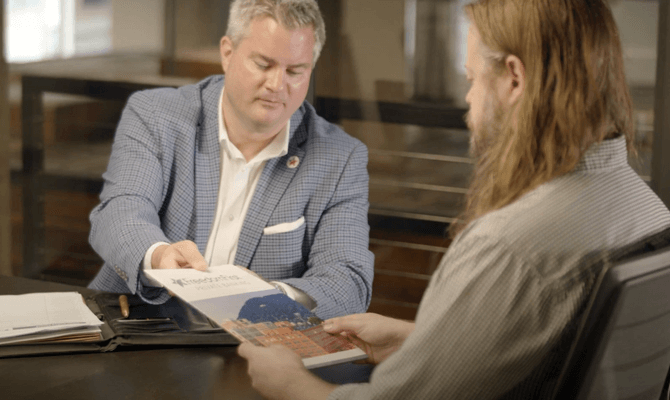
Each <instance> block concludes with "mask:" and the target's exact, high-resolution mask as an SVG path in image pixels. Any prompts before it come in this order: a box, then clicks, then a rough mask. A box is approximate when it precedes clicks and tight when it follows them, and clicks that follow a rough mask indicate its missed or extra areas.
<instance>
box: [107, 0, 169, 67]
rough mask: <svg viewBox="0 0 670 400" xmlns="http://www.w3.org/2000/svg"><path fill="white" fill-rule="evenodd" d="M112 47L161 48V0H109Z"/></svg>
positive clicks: (149, 50)
mask: <svg viewBox="0 0 670 400" xmlns="http://www.w3.org/2000/svg"><path fill="white" fill-rule="evenodd" d="M111 16H112V29H111V35H112V51H114V52H144V53H156V54H158V53H161V52H162V51H163V48H164V32H163V29H164V22H165V2H164V1H158V0H113V1H112V8H111Z"/></svg>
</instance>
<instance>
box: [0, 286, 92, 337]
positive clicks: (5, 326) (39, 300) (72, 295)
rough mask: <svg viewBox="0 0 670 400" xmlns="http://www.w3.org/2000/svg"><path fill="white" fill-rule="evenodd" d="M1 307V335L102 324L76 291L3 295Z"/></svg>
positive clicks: (16, 334)
mask: <svg viewBox="0 0 670 400" xmlns="http://www.w3.org/2000/svg"><path fill="white" fill-rule="evenodd" d="M0 310H2V313H0V338H8V337H17V336H23V335H28V334H34V333H37V332H44V331H55V330H62V329H65V328H67V329H70V328H75V327H84V326H100V325H102V321H100V320H99V319H98V318H97V317H96V316H95V314H93V312H92V311H91V310H89V308H88V307H86V305H85V304H84V301H83V299H82V297H81V294H79V293H77V292H55V293H29V294H22V295H2V296H0Z"/></svg>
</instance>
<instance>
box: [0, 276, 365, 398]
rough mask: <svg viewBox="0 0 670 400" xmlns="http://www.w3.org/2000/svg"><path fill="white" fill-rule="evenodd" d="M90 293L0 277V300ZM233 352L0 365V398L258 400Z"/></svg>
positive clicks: (341, 378)
mask: <svg viewBox="0 0 670 400" xmlns="http://www.w3.org/2000/svg"><path fill="white" fill-rule="evenodd" d="M60 291H78V292H80V293H82V294H84V295H86V294H91V293H93V291H92V290H89V289H86V288H82V287H77V286H69V285H63V284H58V283H51V282H44V281H37V280H31V279H25V278H14V277H6V276H0V295H2V294H22V293H31V292H60ZM236 350H237V348H236V347H197V348H170V349H165V348H161V349H148V350H137V349H117V350H116V351H113V352H110V353H91V354H72V355H55V356H42V357H20V358H6V359H0V376H1V377H2V379H0V398H2V399H8V400H10V399H11V400H14V399H50V400H59V399H67V400H75V399H218V400H223V399H226V400H228V399H232V400H235V399H245V400H246V399H250V400H253V399H262V397H261V396H260V395H259V394H258V393H257V392H256V391H255V390H253V389H252V388H251V382H250V380H249V377H248V375H247V373H246V361H244V359H242V358H241V357H239V356H238V355H237V353H236ZM314 372H315V373H316V374H317V375H319V376H321V377H322V378H323V379H326V380H328V381H330V382H334V383H346V382H362V381H366V380H367V379H368V377H369V374H370V367H368V366H365V365H354V364H342V365H338V366H332V367H324V368H320V369H318V370H314Z"/></svg>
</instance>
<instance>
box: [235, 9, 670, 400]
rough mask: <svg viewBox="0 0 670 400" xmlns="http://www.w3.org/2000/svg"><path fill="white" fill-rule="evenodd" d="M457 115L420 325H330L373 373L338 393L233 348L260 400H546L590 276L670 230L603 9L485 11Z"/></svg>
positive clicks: (284, 360) (296, 367)
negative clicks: (463, 197)
mask: <svg viewBox="0 0 670 400" xmlns="http://www.w3.org/2000/svg"><path fill="white" fill-rule="evenodd" d="M466 11H467V14H468V16H469V17H470V21H471V26H470V30H469V34H468V55H467V61H466V70H467V75H468V80H469V81H470V83H471V88H470V91H469V92H468V94H467V97H466V101H467V103H468V104H469V106H470V112H469V115H468V118H467V121H468V125H469V127H470V130H471V131H472V140H471V151H472V153H473V156H475V157H476V159H477V164H476V168H475V174H474V177H473V182H472V185H471V188H470V192H469V196H468V202H467V206H466V209H465V210H464V212H463V214H462V217H461V219H460V220H461V223H459V224H456V225H454V226H453V227H452V232H453V233H454V234H455V235H456V237H455V239H454V241H453V242H452V244H451V246H450V248H449V250H448V252H447V254H446V255H445V256H444V258H443V259H442V262H441V263H440V266H439V268H438V269H437V271H436V272H435V274H434V275H433V277H432V280H431V282H430V285H429V287H428V289H427V290H426V292H425V294H424V296H423V299H422V301H421V305H420V306H419V310H418V314H417V318H416V321H415V322H407V321H400V320H395V319H391V318H387V317H383V316H380V315H375V314H358V315H351V316H347V317H339V318H334V319H331V320H328V321H326V325H325V329H326V330H327V331H329V332H331V333H334V334H344V335H347V336H348V337H350V338H351V339H352V340H353V341H355V342H357V343H359V344H360V345H361V347H362V348H364V349H365V350H366V352H367V353H368V355H369V359H368V360H369V361H370V362H372V363H375V364H378V365H377V367H376V368H375V370H374V372H373V374H372V376H371V379H370V381H369V383H363V384H352V385H343V386H340V387H336V386H334V385H331V384H329V383H326V382H324V381H321V380H319V379H317V378H315V377H314V376H312V375H310V374H309V373H308V372H307V371H306V370H305V369H304V368H302V366H301V363H300V359H299V358H298V357H297V356H295V355H294V354H292V353H291V352H290V351H289V350H288V349H286V348H282V347H272V348H256V347H253V346H251V345H242V346H240V349H239V353H240V354H241V355H242V356H243V357H245V358H247V359H248V360H249V373H250V375H251V378H252V383H253V385H254V387H256V388H257V389H258V390H259V391H260V392H261V393H262V394H263V395H265V396H267V397H269V398H279V399H284V398H291V399H303V398H305V399H306V398H329V399H371V398H374V399H479V400H481V399H497V398H501V397H504V398H518V399H528V398H545V397H547V396H546V395H547V394H548V393H550V391H551V389H552V388H553V386H552V377H555V374H556V371H557V370H559V369H560V365H561V362H562V361H563V358H562V357H563V355H562V354H563V353H562V349H563V348H564V347H562V346H564V345H565V343H569V340H570V339H571V337H570V332H571V331H570V330H569V329H567V328H568V327H569V325H570V324H571V322H573V321H574V320H575V317H576V316H577V315H579V310H580V309H581V308H582V306H583V304H584V302H585V299H586V297H587V295H588V293H589V292H590V289H591V287H592V283H593V281H594V277H595V276H596V275H597V273H598V271H597V270H595V268H590V267H591V266H592V264H587V263H584V262H583V260H584V259H585V257H586V256H587V255H589V254H593V253H594V252H595V253H607V252H608V251H611V250H615V249H618V248H621V247H623V246H626V245H628V244H631V243H634V242H636V241H638V240H640V239H643V238H645V237H647V236H649V235H652V234H654V233H657V232H659V231H661V230H663V229H664V228H667V227H668V226H670V212H669V211H668V209H667V208H666V206H665V205H664V204H663V203H662V202H661V200H660V199H659V198H658V197H657V196H656V195H655V194H654V193H653V192H652V191H651V190H650V189H649V187H648V186H647V185H646V184H645V183H644V182H643V181H642V180H641V179H640V178H639V176H638V175H637V174H636V173H635V172H634V171H633V170H632V169H631V167H630V166H629V165H628V161H627V157H628V152H629V151H632V147H633V129H632V124H631V113H632V111H631V100H630V95H629V93H628V88H627V86H626V81H625V76H624V71H623V60H622V51H621V44H620V40H619V36H618V32H617V28H616V25H615V22H614V19H613V17H612V13H611V10H610V9H609V6H608V5H607V2H606V0H480V1H476V2H474V3H471V4H469V5H467V6H466Z"/></svg>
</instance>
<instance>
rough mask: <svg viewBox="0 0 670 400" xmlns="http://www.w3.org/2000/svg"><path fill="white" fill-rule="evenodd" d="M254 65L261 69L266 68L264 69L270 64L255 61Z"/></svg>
mask: <svg viewBox="0 0 670 400" xmlns="http://www.w3.org/2000/svg"><path fill="white" fill-rule="evenodd" d="M256 65H257V66H258V68H260V69H262V70H266V69H268V68H270V66H269V65H267V64H261V63H256Z"/></svg>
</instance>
